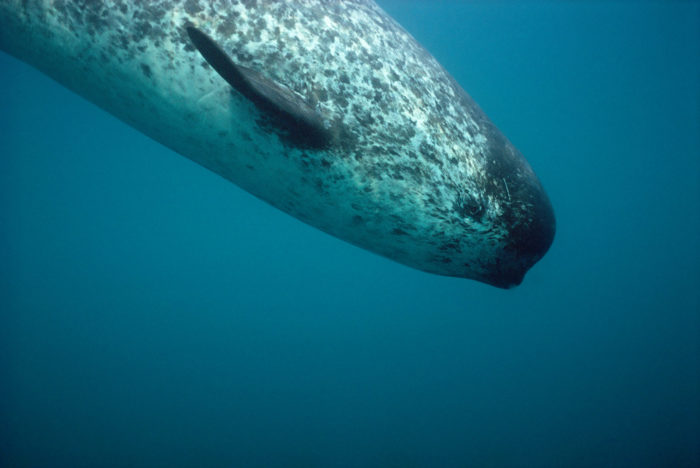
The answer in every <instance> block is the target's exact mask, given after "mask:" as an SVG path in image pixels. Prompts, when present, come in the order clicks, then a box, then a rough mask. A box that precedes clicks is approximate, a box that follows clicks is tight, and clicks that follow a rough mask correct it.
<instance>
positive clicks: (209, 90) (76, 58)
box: [0, 0, 554, 287]
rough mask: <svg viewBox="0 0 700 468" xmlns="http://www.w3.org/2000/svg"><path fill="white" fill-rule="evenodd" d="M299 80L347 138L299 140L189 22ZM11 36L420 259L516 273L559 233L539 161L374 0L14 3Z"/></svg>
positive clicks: (14, 44) (163, 138) (131, 117)
mask: <svg viewBox="0 0 700 468" xmlns="http://www.w3.org/2000/svg"><path fill="white" fill-rule="evenodd" d="M186 25H193V26H195V27H197V28H198V29H200V30H201V31H203V32H205V33H206V34H208V35H209V36H210V37H211V38H212V39H214V41H216V42H217V43H218V44H219V45H220V46H221V48H222V49H223V50H224V51H226V52H227V53H229V54H230V57H231V59H232V60H233V61H234V62H235V63H236V64H237V65H240V66H244V67H247V68H249V69H252V70H255V71H257V72H259V73H261V74H262V75H264V76H265V77H267V78H268V79H270V80H274V81H275V82H276V83H278V84H280V85H283V86H286V87H288V88H289V89H291V90H293V91H294V92H296V93H298V94H299V95H300V96H301V97H302V98H303V99H304V100H305V101H306V102H307V103H308V104H309V106H310V107H311V108H313V109H315V110H316V111H317V112H318V114H319V115H320V116H321V117H322V119H323V121H324V123H325V125H326V126H327V128H329V129H330V132H331V134H332V139H331V143H330V144H329V145H328V147H326V148H323V149H318V148H315V149H314V148H304V147H303V146H300V145H298V144H294V143H293V142H290V141H289V139H288V138H285V135H284V132H281V131H279V129H277V128H275V126H274V125H272V124H270V120H269V117H270V116H267V115H264V113H263V112H261V111H259V110H258V108H256V107H255V106H254V105H252V104H251V102H250V101H248V100H247V99H246V98H244V97H243V96H241V95H240V94H239V93H237V92H236V91H235V90H233V89H232V88H231V87H230V86H229V85H228V84H227V83H226V82H225V81H224V80H223V79H222V78H221V77H220V76H219V75H218V74H217V73H216V72H215V71H214V70H213V69H212V68H211V67H210V66H209V65H208V64H207V63H206V62H205V61H204V60H203V58H202V56H201V55H200V54H199V53H198V51H197V50H196V49H195V48H194V47H193V45H192V43H191V41H190V40H189V38H188V36H187V33H186V31H185V26H186ZM0 49H2V50H4V51H6V52H8V53H10V54H12V55H14V56H16V57H18V58H19V59H21V60H24V61H26V62H28V63H30V64H32V65H33V66H35V67H37V68H38V69H39V70H41V71H43V72H45V73H46V74H48V75H49V76H51V77H52V78H54V79H55V80H57V81H58V82H60V83H62V84H64V85H65V86H67V87H68V88H70V89H72V90H73V91H75V92H77V93H79V94H80V95H82V96H84V97H85V98H87V99H89V100H90V101H92V102H94V103H95V104H97V105H98V106H100V107H102V108H103V109H105V110H107V111H108V112H110V113H112V114H114V115H115V116H117V117H118V118H120V119H122V120H123V121H125V122H127V123H129V124H130V125H132V126H134V127H135V128H137V129H139V130H140V131H142V132H144V133H145V134H147V135H149V136H151V137H152V138H154V139H156V140H157V141H159V142H161V143H163V144H165V145H167V146H168V147H170V148H172V149H173V150H175V151H176V152H178V153H180V154H182V155H184V156H186V157H188V158H190V159H192V160H194V161H196V162H197V163H199V164H201V165H203V166H205V167H207V168H209V169H211V170H212V171H214V172H216V173H218V174H220V175H221V176H223V177H225V178H227V179H229V180H230V181H232V182H234V183H236V184H238V185H240V186H241V187H243V188H244V189H245V190H247V191H249V192H251V193H253V194H254V195H256V196H258V197H260V198H261V199H263V200H265V201H267V202H269V203H271V204H272V205H274V206H276V207H278V208H280V209H281V210H284V211H286V212H288V213H290V214H291V215H293V216H295V217H297V218H299V219H301V220H302V221H304V222H306V223H309V224H311V225H313V226H316V227H317V228H319V229H322V230H324V231H326V232H328V233H330V234H333V235H335V236H337V237H339V238H341V239H344V240H346V241H349V242H351V243H353V244H356V245H358V246H361V247H364V248H366V249H368V250H371V251H374V252H377V253H379V254H381V255H385V256H387V257H389V258H392V259H394V260H396V261H399V262H401V263H404V264H406V265H409V266H412V267H415V268H419V269H421V270H425V271H429V272H433V273H438V274H442V275H450V276H459V277H465V278H472V279H475V280H479V281H483V282H486V283H489V284H493V285H496V286H499V287H510V286H513V285H516V284H519V283H520V281H521V280H522V278H523V276H524V274H525V272H526V271H527V270H528V269H529V268H530V267H531V266H532V265H533V264H534V263H535V262H536V261H537V260H539V259H540V258H541V257H542V256H543V255H544V253H545V252H546V250H547V249H548V248H549V245H550V244H551V242H552V239H553V235H554V216H553V213H552V208H551V205H550V202H549V200H548V199H547V196H546V195H545V193H544V191H543V190H542V187H541V186H540V183H539V181H538V180H537V178H536V176H535V175H534V174H533V172H532V170H531V168H530V166H529V165H528V164H527V162H526V161H525V160H524V158H523V157H522V156H521V155H520V153H519V152H518V151H517V150H516V149H515V148H514V147H513V146H512V145H511V144H510V142H508V140H507V139H506V138H505V137H504V136H503V135H502V134H501V133H500V132H499V131H498V130H497V129H496V128H495V127H494V125H493V124H492V123H491V122H490V121H489V120H488V119H487V117H486V116H485V115H484V113H483V112H482V111H481V110H480V109H479V107H478V106H477V105H476V104H475V103H474V102H473V101H472V100H471V98H470V97H469V96H468V95H467V94H466V93H465V92H464V91H463V90H462V89H461V88H460V87H459V85H458V84H457V83H456V82H455V81H454V80H453V79H452V78H451V77H450V75H449V74H448V73H447V72H446V71H445V70H444V69H443V68H442V67H441V66H440V65H439V64H438V63H437V61H436V60H435V59H434V58H433V57H432V56H431V55H430V54H429V53H428V52H427V51H426V50H425V49H423V48H422V47H421V46H420V45H419V44H418V43H417V42H416V41H415V40H414V39H413V38H412V37H411V36H410V35H409V34H408V33H407V32H406V31H404V30H403V29H402V28H401V26H399V25H398V24H397V23H396V22H395V21H394V20H392V19H391V18H390V17H389V16H388V15H387V14H386V13H385V12H384V11H382V10H381V9H380V8H379V7H378V6H377V5H376V4H375V3H374V2H372V1H368V0H349V1H325V0H296V1H294V2H282V1H272V0H265V1H263V0H257V1H256V0H218V1H217V0H214V1H198V0H187V1H182V0H180V1H158V0H155V1H139V2H136V1H124V0H121V1H120V0H105V1H95V0H93V1H89V0H82V1H79V0H72V1H68V0H0Z"/></svg>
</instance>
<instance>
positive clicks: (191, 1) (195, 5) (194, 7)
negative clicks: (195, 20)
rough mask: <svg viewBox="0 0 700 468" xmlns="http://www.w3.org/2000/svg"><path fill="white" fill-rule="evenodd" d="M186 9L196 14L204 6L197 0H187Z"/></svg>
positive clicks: (191, 13)
mask: <svg viewBox="0 0 700 468" xmlns="http://www.w3.org/2000/svg"><path fill="white" fill-rule="evenodd" d="M185 11H186V12H187V13H189V14H190V15H194V14H196V13H199V12H200V11H202V7H201V6H200V5H199V2H198V1H197V0H187V1H186V2H185Z"/></svg>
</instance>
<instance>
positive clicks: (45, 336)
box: [0, 0, 700, 467]
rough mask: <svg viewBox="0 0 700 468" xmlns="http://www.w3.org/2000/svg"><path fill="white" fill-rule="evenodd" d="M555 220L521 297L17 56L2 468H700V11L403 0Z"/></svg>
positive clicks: (0, 249)
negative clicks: (461, 274)
mask: <svg viewBox="0 0 700 468" xmlns="http://www.w3.org/2000/svg"><path fill="white" fill-rule="evenodd" d="M380 4H381V5H383V6H384V7H385V8H386V9H387V10H388V11H389V12H390V13H391V14H392V16H394V17H395V18H396V19H397V20H398V21H399V22H400V23H401V24H402V25H404V27H406V28H407V29H408V30H409V31H410V32H411V33H413V34H414V36H415V37H416V38H417V39H418V40H419V41H420V42H421V43H423V44H424V45H425V46H426V47H427V48H428V49H429V50H430V51H431V52H432V53H433V54H434V55H435V56H436V57H437V58H438V59H439V60H440V61H441V62H442V64H443V65H444V66H445V67H446V68H447V69H448V70H449V71H450V72H451V73H452V74H453V75H454V76H455V77H456V78H457V80H458V81H459V82H460V83H461V84H462V86H463V87H464V88H465V89H466V90H467V91H468V92H469V93H470V94H471V95H472V97H473V98H474V99H475V100H476V101H477V102H478V103H479V104H480V105H481V107H482V108H483V109H484V110H485V111H486V113H487V114H488V115H489V116H490V117H491V118H492V120H493V121H494V122H495V123H496V124H497V125H498V126H499V127H500V128H501V130H502V131H503V132H504V133H505V134H506V135H507V136H508V137H509V138H510V139H511V141H513V142H514V143H515V145H516V146H517V147H518V148H519V149H520V150H521V151H522V152H523V154H525V156H526V157H527V158H528V160H529V161H530V163H531V164H532V166H533V167H534V169H535V171H536V172H537V174H538V175H539V177H540V179H541V180H542V182H543V184H544V186H545V188H546V189H547V192H548V193H549V196H550V198H551V199H552V202H553V204H554V207H555V211H556V214H557V223H558V226H557V228H558V230H557V236H556V239H555V241H554V244H553V246H552V249H551V250H550V252H549V253H548V254H547V255H546V256H545V258H544V259H543V260H542V261H541V262H540V263H538V264H537V265H536V266H535V267H534V268H533V269H532V271H531V272H530V273H529V274H528V275H527V276H526V278H525V281H524V283H523V284H522V285H521V286H519V287H517V288H516V289H513V290H509V291H504V290H499V289H495V288H492V287H489V286H486V285H482V284H479V283H476V282H471V281H467V280H460V279H453V278H443V277H438V276H432V275H428V274H425V273H421V272H419V271H415V270H411V269H409V268H406V267H403V266H401V265H398V264H396V263H393V262H391V261H389V260H386V259H383V258H380V257H378V256H375V255H373V254H371V253H368V252H365V251H363V250H360V249H357V248H355V247H352V246H350V245H348V244H345V243H344V242H342V241H339V240H337V239H334V238H332V237H329V236H327V235H325V234H323V233H321V232H319V231H317V230H315V229H313V228H310V227H308V226H306V225H303V224H302V223H300V222H298V221H297V220H295V219H293V218H291V217H289V216H287V215H285V214H283V213H281V212H279V211H277V210H275V209H273V208H271V207H269V206H267V205H265V204H264V203H262V202H260V201H258V200H257V199H255V198H253V197H252V196H250V195H248V194H247V193H245V192H243V191H241V190H240V189H238V188H237V187H235V186H234V185H232V184H230V183H228V182H226V181H224V180H223V179H221V178H219V177H218V176H216V175H214V174H213V173H210V172H208V171H206V170H205V169H202V168H201V167H199V166H197V165H195V164H194V163H191V162H190V161H188V160H186V159H184V158H182V157H180V156H178V155H176V154H174V153H172V152H170V151H169V150H167V149H165V148H163V147H161V146H160V145H158V144H157V143H155V142H153V141H151V140H149V139H148V138H146V137H145V136H143V135H141V134H139V133H138V132H137V131H135V130H133V129H131V128H130V127H127V126H126V125H124V124H123V123H121V122H119V121H117V120H116V119H115V118H113V117H111V116H110V115H108V114H106V113H104V112H102V111H101V110H99V109H97V108H96V107H94V106H93V105H91V104H89V103H87V102H86V101H84V100H82V99H81V98H78V97H77V96H76V95H74V94H72V93H71V92H69V91H67V90H65V89H63V88H62V87H60V86H59V85H57V84H56V83H54V82H53V81H51V80H50V79H48V78H47V77H45V76H43V75H41V74H39V73H38V72H36V71H35V70H33V69H31V68H30V67H28V66H26V65H24V64H22V63H20V62H18V61H16V60H14V59H12V58H10V57H9V56H7V55H4V54H1V53H0V84H1V86H0V152H1V153H2V156H1V157H0V204H1V205H0V259H1V260H0V310H1V313H0V465H1V466H22V467H24V466H27V467H30V466H31V467H54V466H56V467H77V466H87V467H98V466H99V467H102V466H149V467H150V466H232V467H248V466H260V467H268V466H280V467H287V466H290V467H295V466H300V467H301V466H303V467H313V466H319V467H326V466H330V467H335V466H338V467H355V466H358V467H359V466H372V467H463V466H477V467H480V466H493V467H513V466H566V467H576V466H581V467H589V466H634V467H659V466H677V467H682V466H687V467H691V466H698V465H700V451H699V448H698V447H699V446H700V403H699V401H700V400H698V398H697V396H698V395H699V394H700V318H699V314H700V158H699V157H698V156H700V3H698V2H654V3H650V2H645V3H640V2H619V3H613V2H517V3H516V2H475V3H473V2H456V1H455V2H447V1H440V2H427V1H424V2H418V1H416V2H410V1H397V0H394V1H382V2H380Z"/></svg>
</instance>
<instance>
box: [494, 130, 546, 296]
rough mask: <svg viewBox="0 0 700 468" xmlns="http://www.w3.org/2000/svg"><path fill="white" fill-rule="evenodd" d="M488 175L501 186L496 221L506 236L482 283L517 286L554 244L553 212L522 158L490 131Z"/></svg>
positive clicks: (505, 141)
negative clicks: (499, 181) (498, 213)
mask: <svg viewBox="0 0 700 468" xmlns="http://www.w3.org/2000/svg"><path fill="white" fill-rule="evenodd" d="M491 136H492V139H491V154H492V155H493V156H497V157H492V158H491V164H490V166H491V167H490V168H489V170H490V173H491V176H492V178H493V179H494V180H501V181H502V182H503V184H502V189H501V190H500V191H499V193H498V198H499V200H500V205H501V214H500V216H499V219H498V221H497V222H498V224H500V225H501V226H502V228H503V230H504V231H505V232H507V235H506V237H505V239H504V240H505V242H504V244H505V245H503V250H502V251H501V252H500V254H499V255H497V256H496V260H495V261H494V263H493V264H492V265H491V269H490V275H489V276H488V277H487V278H485V280H484V281H485V282H487V283H489V284H492V285H493V286H497V287H500V288H511V287H513V286H517V285H519V284H520V283H521V282H522V280H523V277H524V276H525V273H527V271H528V270H529V269H530V268H531V267H532V266H533V265H534V264H535V263H537V262H538V261H539V260H540V259H541V258H542V257H543V256H544V254H545V253H547V251H548V250H549V247H550V246H551V245H552V242H553V240H554V234H555V231H556V220H555V217H554V209H553V208H552V203H551V202H550V200H549V197H548V196H547V194H546V192H545V191H544V189H543V188H542V185H541V184H540V181H539V180H538V179H537V176H536V175H535V173H534V172H533V171H532V169H531V168H530V165H529V164H528V163H527V161H526V160H525V158H524V157H523V156H522V154H521V153H520V152H519V151H518V150H517V149H516V148H515V147H514V146H513V145H512V144H511V143H510V142H509V141H508V140H507V139H506V138H505V137H503V135H502V134H501V133H500V132H499V131H498V130H497V129H495V127H493V132H492V135H491Z"/></svg>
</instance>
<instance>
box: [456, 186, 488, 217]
mask: <svg viewBox="0 0 700 468" xmlns="http://www.w3.org/2000/svg"><path fill="white" fill-rule="evenodd" d="M452 209H453V210H454V211H456V212H457V214H458V215H459V217H460V218H461V219H467V218H468V219H471V220H473V221H476V222H481V220H482V219H483V217H484V213H485V211H486V210H485V209H484V202H483V200H482V199H481V197H480V196H479V195H478V194H474V193H471V192H462V193H460V195H459V196H458V197H457V200H455V202H454V204H453V206H452Z"/></svg>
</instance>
